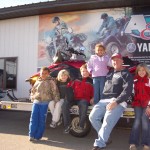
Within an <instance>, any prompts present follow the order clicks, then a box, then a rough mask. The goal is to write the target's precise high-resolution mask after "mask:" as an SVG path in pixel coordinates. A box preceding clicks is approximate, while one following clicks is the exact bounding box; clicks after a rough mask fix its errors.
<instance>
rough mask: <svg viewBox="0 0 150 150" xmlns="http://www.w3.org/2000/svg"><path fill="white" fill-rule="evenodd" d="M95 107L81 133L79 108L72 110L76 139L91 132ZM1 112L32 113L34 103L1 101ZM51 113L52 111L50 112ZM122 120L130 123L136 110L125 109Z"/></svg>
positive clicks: (72, 128) (73, 133)
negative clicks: (91, 121) (91, 119)
mask: <svg viewBox="0 0 150 150" xmlns="http://www.w3.org/2000/svg"><path fill="white" fill-rule="evenodd" d="M92 108H93V106H89V107H88V112H87V119H86V123H85V125H84V130H83V131H81V130H80V129H79V128H78V125H79V108H78V106H77V105H74V106H72V107H71V109H70V114H71V118H72V121H71V126H72V127H71V130H70V134H71V135H73V136H75V137H85V136H86V135H87V134H88V133H89V132H90V130H91V124H90V122H89V119H88V115H89V114H90V112H91V110H92ZM0 110H9V111H29V112H30V111H31V110H32V102H29V101H28V100H26V101H18V100H16V101H1V102H0ZM48 113H50V111H48ZM122 118H125V119H127V122H129V121H128V120H129V119H132V118H134V110H133V108H131V107H128V108H126V109H125V111H124V113H123V114H122Z"/></svg>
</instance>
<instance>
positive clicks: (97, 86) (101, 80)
mask: <svg viewBox="0 0 150 150" xmlns="http://www.w3.org/2000/svg"><path fill="white" fill-rule="evenodd" d="M105 80H106V77H105V76H101V77H94V78H93V86H94V104H97V103H98V102H99V100H100V99H101V98H102V92H103V89H104V85H105Z"/></svg>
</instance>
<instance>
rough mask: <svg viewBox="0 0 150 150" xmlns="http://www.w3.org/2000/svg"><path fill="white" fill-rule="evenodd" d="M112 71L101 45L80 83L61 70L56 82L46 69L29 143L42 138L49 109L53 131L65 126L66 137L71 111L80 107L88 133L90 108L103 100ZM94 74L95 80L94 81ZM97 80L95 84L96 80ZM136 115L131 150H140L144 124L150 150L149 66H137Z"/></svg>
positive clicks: (35, 95)
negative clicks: (138, 147) (106, 79)
mask: <svg viewBox="0 0 150 150" xmlns="http://www.w3.org/2000/svg"><path fill="white" fill-rule="evenodd" d="M109 67H111V63H110V57H109V56H108V55H107V54H106V50H105V47H104V46H103V45H101V44H97V45H96V46H95V55H92V56H91V57H90V59H89V61H88V63H87V64H84V65H83V66H81V68H80V72H81V76H82V78H80V79H75V80H73V81H72V80H71V78H70V75H69V72H68V71H67V70H61V71H60V72H59V73H58V76H57V78H56V80H55V79H53V78H51V77H50V76H49V69H48V68H47V67H44V68H42V69H41V71H40V77H39V79H38V80H37V81H36V83H35V84H34V86H33V88H32V90H31V100H32V101H33V108H32V113H31V118H30V124H29V140H30V141H34V140H39V139H41V138H42V136H43V133H44V129H45V121H46V116H47V111H48V108H49V109H50V112H51V114H52V122H51V124H50V127H52V128H55V127H56V126H57V125H59V124H60V123H61V122H62V118H61V114H62V117H63V122H64V133H69V131H70V128H71V121H70V112H69V111H70V108H71V106H72V105H74V104H76V105H78V106H79V118H80V121H79V128H80V130H83V129H84V124H85V120H86V117H87V109H88V106H89V105H90V104H91V105H95V104H97V103H98V102H99V100H100V99H101V95H102V92H103V88H104V84H105V78H106V75H107V73H108V72H109ZM90 74H91V76H92V78H91V77H90ZM92 79H93V80H92ZM132 106H133V107H134V111H135V119H134V124H133V127H132V130H131V134H130V139H129V144H130V148H129V149H130V150H136V149H137V148H136V147H137V146H138V145H139V143H140V142H139V141H140V140H139V139H140V135H141V134H140V125H141V123H142V140H141V144H142V145H143V146H144V148H143V149H144V150H148V149H149V148H150V71H149V69H148V67H147V66H146V64H139V65H138V66H137V69H136V72H135V77H134V100H133V103H132Z"/></svg>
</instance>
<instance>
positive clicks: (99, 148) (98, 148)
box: [92, 146, 105, 150]
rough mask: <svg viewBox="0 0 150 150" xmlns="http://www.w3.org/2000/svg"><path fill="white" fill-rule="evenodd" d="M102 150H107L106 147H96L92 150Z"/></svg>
mask: <svg viewBox="0 0 150 150" xmlns="http://www.w3.org/2000/svg"><path fill="white" fill-rule="evenodd" d="M101 149H105V147H98V146H94V147H93V148H92V150H101Z"/></svg>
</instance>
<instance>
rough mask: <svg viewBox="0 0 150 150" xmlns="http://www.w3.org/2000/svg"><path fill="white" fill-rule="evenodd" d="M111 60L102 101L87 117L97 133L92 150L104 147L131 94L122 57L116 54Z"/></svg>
mask: <svg viewBox="0 0 150 150" xmlns="http://www.w3.org/2000/svg"><path fill="white" fill-rule="evenodd" d="M111 60H112V66H113V68H114V70H112V71H110V72H109V73H108V74H107V76H106V82H105V86H104V90H103V95H102V99H101V100H100V101H99V102H98V103H97V104H96V105H95V106H94V108H93V109H92V111H91V113H90V115H89V119H90V122H91V124H92V126H93V127H94V129H95V130H96V131H97V133H98V139H96V140H95V142H94V148H93V149H92V150H101V149H104V148H105V147H106V145H107V142H108V139H109V136H110V133H111V131H112V129H113V127H114V126H115V125H116V123H117V121H118V120H119V118H120V117H121V115H122V113H123V111H124V109H125V107H126V102H125V101H126V100H127V99H128V97H129V96H130V95H131V93H132V88H133V78H132V75H131V74H130V73H129V71H128V70H127V69H126V68H124V67H123V66H122V63H123V59H122V56H121V55H120V54H118V53H116V54H113V55H112V57H111ZM102 118H103V123H102V122H101V120H102Z"/></svg>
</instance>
